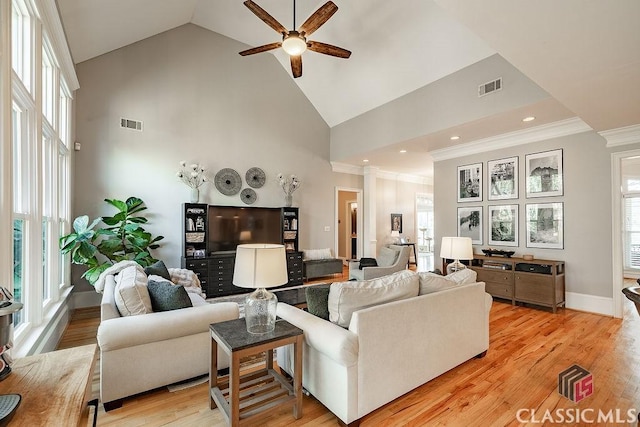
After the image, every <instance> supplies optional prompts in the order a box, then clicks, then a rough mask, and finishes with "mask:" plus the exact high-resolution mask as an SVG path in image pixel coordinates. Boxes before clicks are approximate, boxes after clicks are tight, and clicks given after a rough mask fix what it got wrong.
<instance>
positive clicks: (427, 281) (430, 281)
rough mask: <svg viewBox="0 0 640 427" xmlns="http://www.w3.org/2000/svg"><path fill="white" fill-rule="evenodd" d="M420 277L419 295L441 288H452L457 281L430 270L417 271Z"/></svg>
mask: <svg viewBox="0 0 640 427" xmlns="http://www.w3.org/2000/svg"><path fill="white" fill-rule="evenodd" d="M418 277H419V278H420V295H425V294H430V293H433V292H438V291H441V290H443V289H449V288H453V287H454V286H457V283H456V282H454V281H453V280H450V279H448V278H447V277H444V276H441V275H439V274H435V273H430V272H420V273H418Z"/></svg>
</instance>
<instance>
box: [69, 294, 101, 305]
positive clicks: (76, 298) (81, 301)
mask: <svg viewBox="0 0 640 427" xmlns="http://www.w3.org/2000/svg"><path fill="white" fill-rule="evenodd" d="M101 300H102V294H99V293H97V292H95V291H85V292H74V293H72V294H71V308H72V309H76V308H85V307H97V306H99V305H100V301H101Z"/></svg>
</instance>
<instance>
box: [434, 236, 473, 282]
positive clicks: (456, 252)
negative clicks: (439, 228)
mask: <svg viewBox="0 0 640 427" xmlns="http://www.w3.org/2000/svg"><path fill="white" fill-rule="evenodd" d="M440 258H446V259H452V260H454V262H452V263H451V264H449V265H447V274H450V273H452V272H454V271H458V270H462V269H464V268H466V267H465V266H464V264H462V263H461V262H460V260H461V259H466V260H471V259H473V246H472V244H471V237H443V238H442V244H441V245H440Z"/></svg>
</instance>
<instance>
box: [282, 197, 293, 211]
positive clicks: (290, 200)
mask: <svg viewBox="0 0 640 427" xmlns="http://www.w3.org/2000/svg"><path fill="white" fill-rule="evenodd" d="M292 204H293V195H292V194H287V195H286V196H284V205H285V206H286V207H288V208H289V207H291V205H292Z"/></svg>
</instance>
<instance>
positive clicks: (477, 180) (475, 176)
mask: <svg viewBox="0 0 640 427" xmlns="http://www.w3.org/2000/svg"><path fill="white" fill-rule="evenodd" d="M457 183H458V203H460V202H481V201H482V163H474V164H471V165H465V166H458V181H457Z"/></svg>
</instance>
